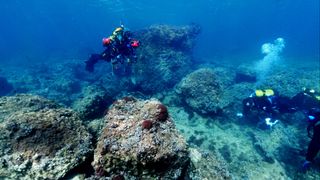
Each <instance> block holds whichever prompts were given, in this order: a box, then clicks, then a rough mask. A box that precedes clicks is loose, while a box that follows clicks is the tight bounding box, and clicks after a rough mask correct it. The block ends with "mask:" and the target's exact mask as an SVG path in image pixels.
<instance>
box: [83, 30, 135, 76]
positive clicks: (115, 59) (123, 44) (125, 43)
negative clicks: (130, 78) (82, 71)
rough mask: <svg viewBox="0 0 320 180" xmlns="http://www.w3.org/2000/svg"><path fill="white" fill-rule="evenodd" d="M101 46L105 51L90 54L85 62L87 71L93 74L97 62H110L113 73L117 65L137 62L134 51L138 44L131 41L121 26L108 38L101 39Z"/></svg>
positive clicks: (128, 34) (129, 35)
mask: <svg viewBox="0 0 320 180" xmlns="http://www.w3.org/2000/svg"><path fill="white" fill-rule="evenodd" d="M102 44H103V46H104V47H105V50H104V51H103V52H102V53H101V54H92V55H91V56H90V58H89V60H87V61H86V62H85V63H86V70H87V71H89V72H93V71H94V65H95V64H96V63H97V62H98V61H99V60H105V61H107V62H111V64H112V71H113V72H114V70H117V69H118V64H119V63H121V64H123V63H127V65H128V64H131V63H134V62H136V61H137V56H136V54H135V50H136V48H138V47H139V45H140V42H139V41H138V40H136V39H133V38H132V33H131V32H130V31H129V30H127V29H126V28H125V27H124V26H123V25H121V26H120V27H118V28H116V29H115V30H114V31H113V33H112V35H111V36H109V37H108V38H103V39H102Z"/></svg>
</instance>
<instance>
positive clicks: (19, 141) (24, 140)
mask: <svg viewBox="0 0 320 180" xmlns="http://www.w3.org/2000/svg"><path fill="white" fill-rule="evenodd" d="M28 103H29V105H28ZM22 104H23V105H26V106H25V107H23V108H20V106H21V105H22ZM50 107H53V108H50ZM0 109H1V111H2V112H3V111H5V112H7V113H6V115H4V116H3V117H4V118H3V120H2V121H3V122H2V124H1V126H0V132H1V139H0V146H1V147H0V162H1V165H0V175H1V177H2V178H10V179H59V178H62V177H64V176H65V175H66V174H67V172H68V171H70V170H71V169H72V168H74V167H76V166H78V165H79V164H81V163H83V162H84V161H85V159H86V158H87V155H88V153H90V151H91V147H90V146H91V136H90V135H89V133H88V132H87V131H86V129H85V127H84V126H83V125H82V124H81V121H80V118H79V117H78V116H77V115H76V113H74V112H73V111H72V110H69V109H64V108H58V106H55V105H53V104H52V103H51V102H49V101H47V100H44V99H41V98H39V97H33V96H26V95H20V96H15V97H10V98H7V97H6V98H0Z"/></svg>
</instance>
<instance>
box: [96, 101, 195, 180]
mask: <svg viewBox="0 0 320 180" xmlns="http://www.w3.org/2000/svg"><path fill="white" fill-rule="evenodd" d="M163 106H164V105H162V104H161V103H160V102H159V101H157V100H156V99H151V100H146V101H141V100H138V99H135V98H132V97H127V98H123V99H120V100H117V101H115V102H114V103H113V105H112V107H111V108H110V109H109V112H108V114H107V115H106V117H105V122H106V125H105V127H104V129H103V131H102V134H101V136H100V138H99V140H98V145H97V148H96V149H95V153H94V162H93V163H92V164H93V167H94V169H95V171H96V176H97V177H99V176H100V177H101V176H106V177H111V178H114V177H118V176H121V177H123V178H125V179H127V178H128V179H130V178H131V179H153V178H154V179H158V178H160V177H161V178H163V179H178V178H179V177H181V176H183V169H185V168H186V167H187V166H188V163H189V157H188V148H187V144H186V142H185V140H184V139H183V137H182V136H181V135H180V134H179V133H178V131H177V130H176V129H175V125H174V123H173V121H172V119H171V117H170V116H168V115H167V113H168V112H167V109H166V108H164V107H163Z"/></svg>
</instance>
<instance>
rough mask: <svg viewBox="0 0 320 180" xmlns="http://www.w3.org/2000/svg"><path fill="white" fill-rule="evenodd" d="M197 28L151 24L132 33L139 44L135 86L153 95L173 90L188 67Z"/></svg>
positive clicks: (197, 31) (197, 32) (198, 29)
mask: <svg viewBox="0 0 320 180" xmlns="http://www.w3.org/2000/svg"><path fill="white" fill-rule="evenodd" d="M199 32H200V28H199V26H196V25H190V26H182V27H175V26H168V25H154V26H151V27H150V28H147V29H145V30H141V31H138V32H137V33H136V36H137V38H138V39H139V40H140V41H141V42H142V43H141V47H140V48H139V49H138V53H137V54H138V62H137V63H136V64H135V65H134V66H133V67H134V79H135V84H136V86H137V87H138V88H139V89H140V90H141V91H143V92H146V93H156V92H161V91H163V90H165V89H167V88H170V87H173V86H174V85H175V84H176V83H178V82H179V81H180V80H181V78H182V77H183V76H185V75H186V74H187V73H189V71H190V69H191V66H192V49H193V47H194V45H195V38H196V36H197V35H198V34H199Z"/></svg>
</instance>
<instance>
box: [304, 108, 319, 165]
mask: <svg viewBox="0 0 320 180" xmlns="http://www.w3.org/2000/svg"><path fill="white" fill-rule="evenodd" d="M308 115H310V114H308ZM312 115H313V116H314V117H315V119H314V120H313V121H314V122H310V124H309V126H308V134H309V131H310V130H312V129H313V135H312V139H311V141H310V143H309V146H308V151H307V156H306V160H307V161H313V160H314V158H315V157H316V156H317V154H318V152H319V150H320V109H317V112H316V113H314V114H312Z"/></svg>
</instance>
